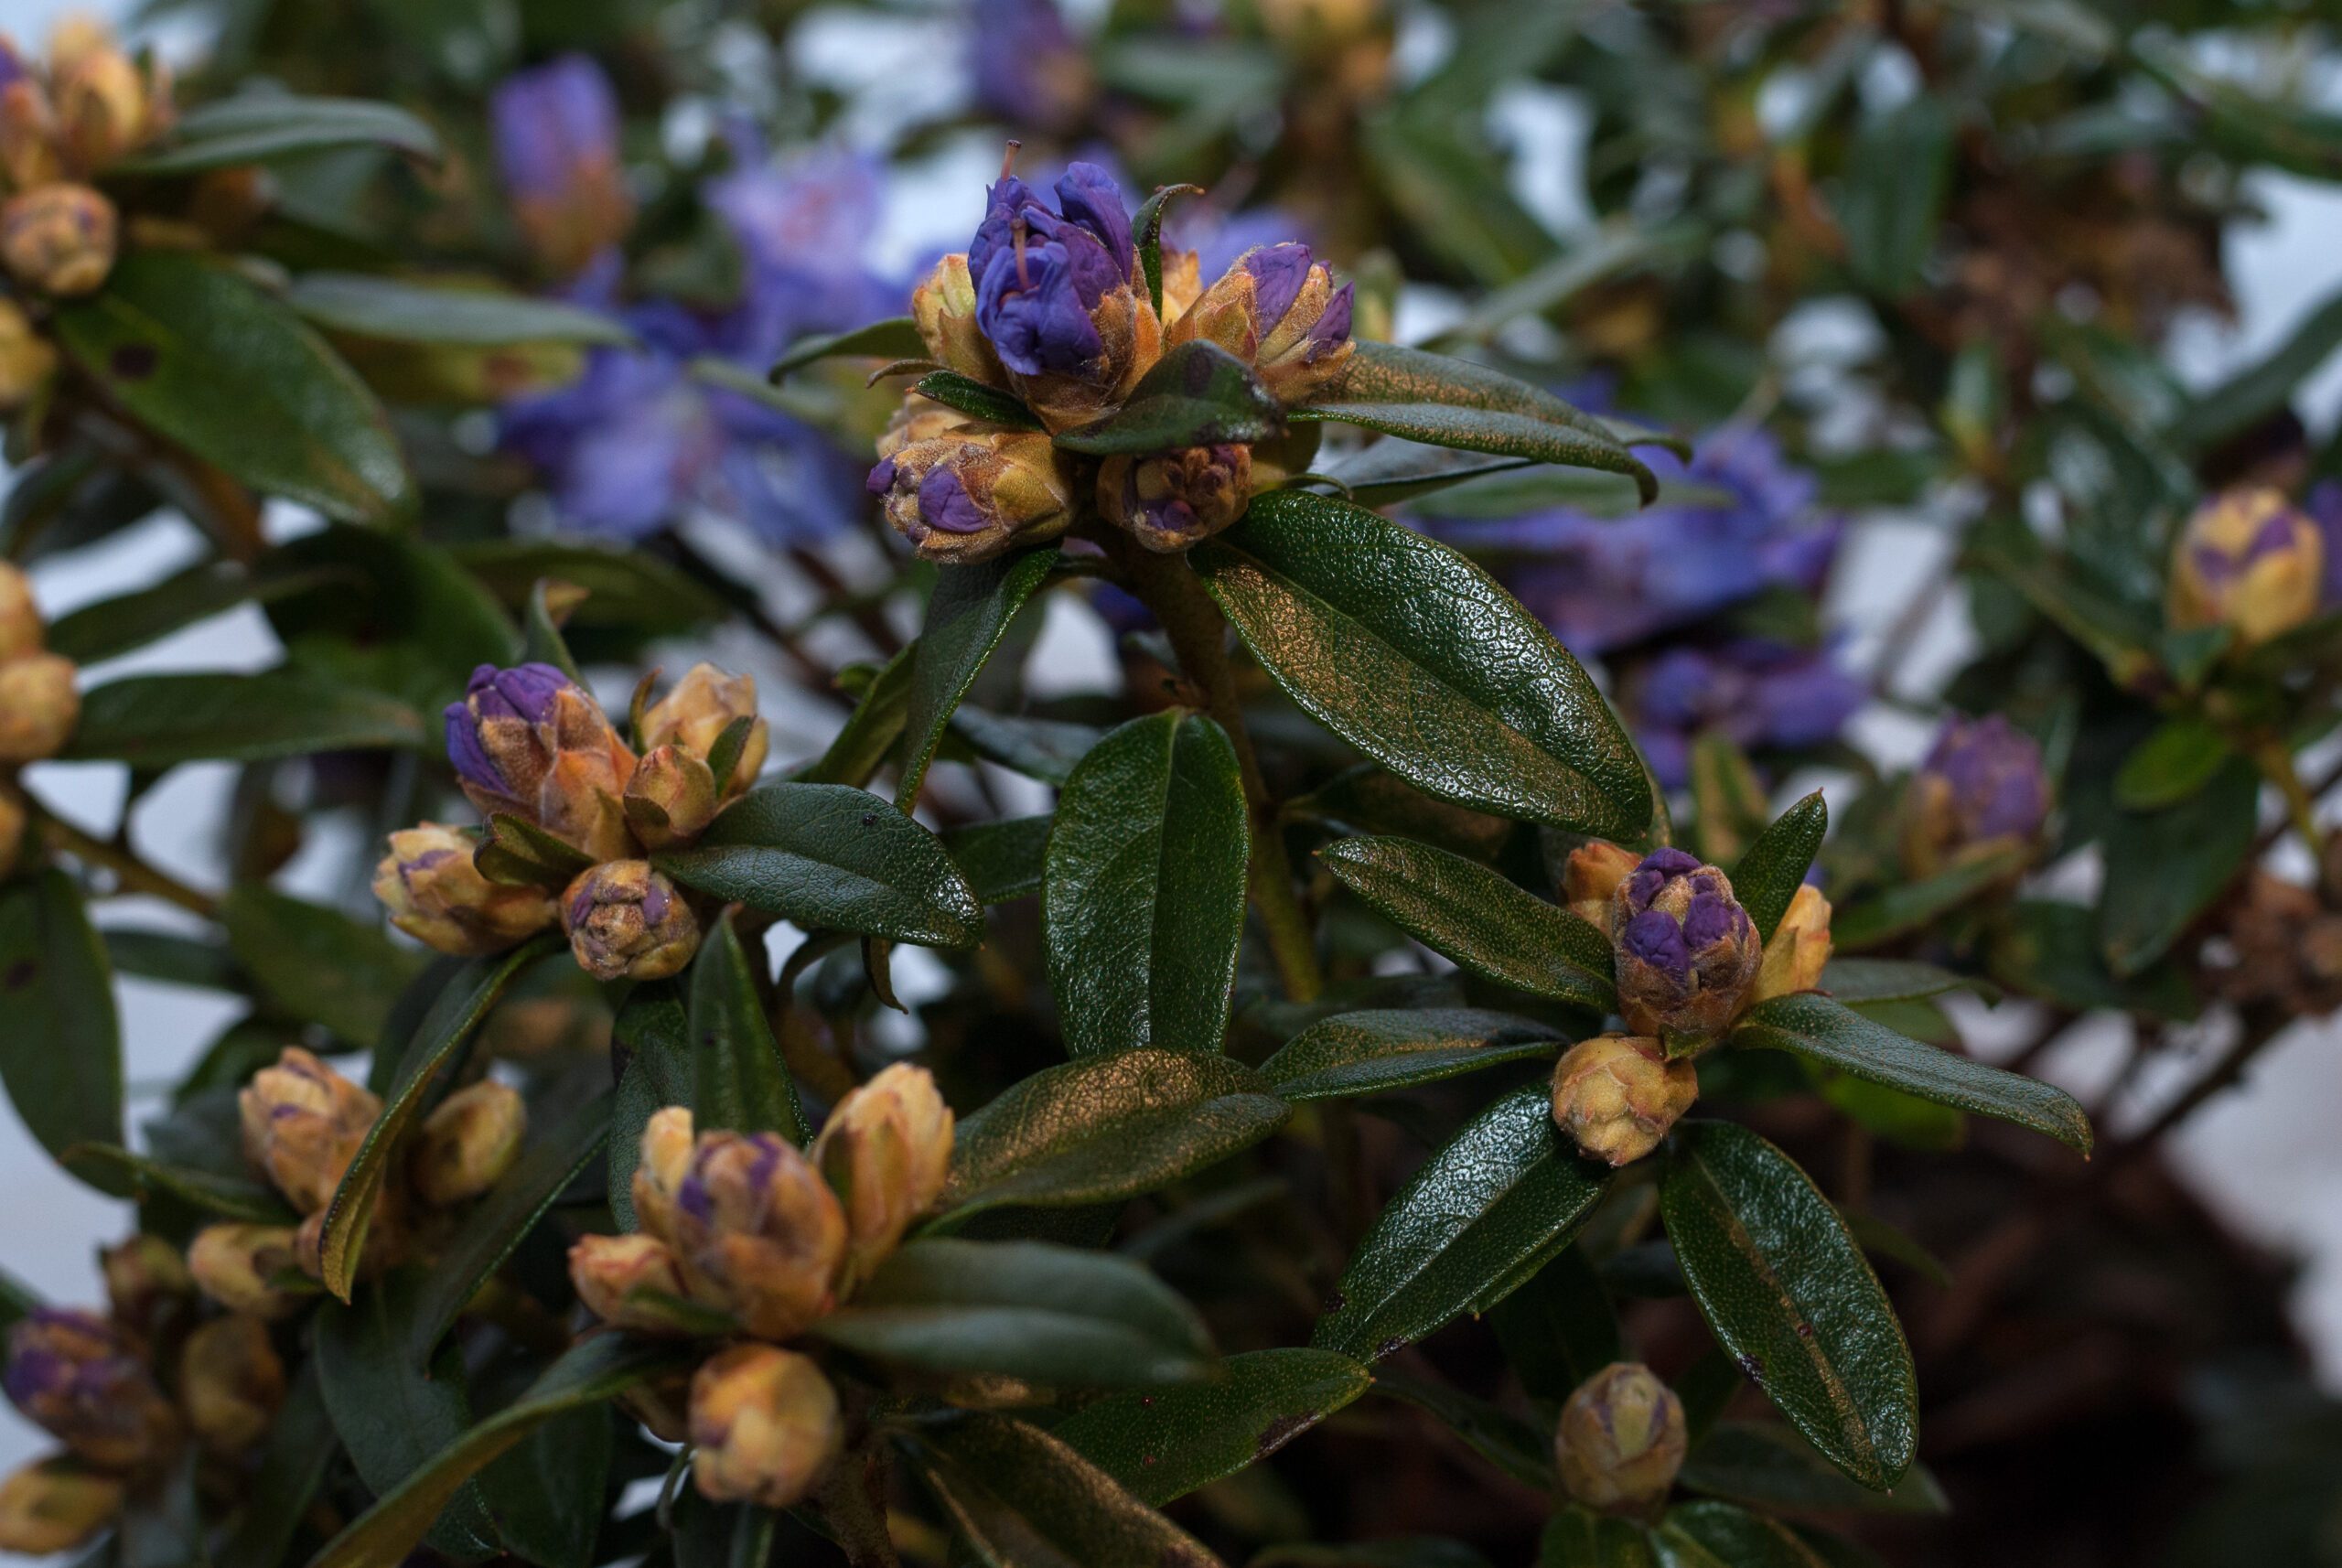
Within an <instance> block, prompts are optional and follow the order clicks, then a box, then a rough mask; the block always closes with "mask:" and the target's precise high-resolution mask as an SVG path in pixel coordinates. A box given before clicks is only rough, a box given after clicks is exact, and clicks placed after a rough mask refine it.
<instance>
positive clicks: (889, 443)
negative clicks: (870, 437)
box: [878, 392, 970, 458]
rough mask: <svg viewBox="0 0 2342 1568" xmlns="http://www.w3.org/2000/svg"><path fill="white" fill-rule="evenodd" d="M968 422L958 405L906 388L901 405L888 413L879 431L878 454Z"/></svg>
mask: <svg viewBox="0 0 2342 1568" xmlns="http://www.w3.org/2000/svg"><path fill="white" fill-rule="evenodd" d="M968 423H970V420H969V416H968V415H967V414H964V413H961V412H960V411H959V410H958V409H956V408H952V407H951V406H949V405H948V404H945V403H937V402H936V401H935V400H934V399H932V398H924V397H921V396H919V393H917V392H906V393H904V394H903V402H902V406H901V407H899V408H897V409H896V410H895V412H894V413H891V414H889V415H888V416H887V418H886V429H884V430H882V431H880V432H879V433H878V456H880V457H882V458H886V457H891V456H894V455H895V454H896V453H897V452H900V451H901V450H902V449H903V448H904V447H906V446H910V445H912V444H913V443H914V442H919V441H932V440H934V439H935V438H936V437H937V436H939V435H950V434H951V432H953V431H955V430H958V429H960V428H961V427H962V426H963V425H965V424H968Z"/></svg>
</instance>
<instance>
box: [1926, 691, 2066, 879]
mask: <svg viewBox="0 0 2342 1568" xmlns="http://www.w3.org/2000/svg"><path fill="white" fill-rule="evenodd" d="M2048 817H2049V774H2048V770H2047V768H2045V767H2044V766H2043V764H2042V759H2041V746H2040V743H2039V742H2037V741H2036V740H2035V739H2034V738H2033V737H2032V736H2029V735H2027V734H2025V732H2024V731H2023V730H2021V729H2018V728H2017V727H2016V726H2015V725H2012V724H2010V723H2009V721H2008V720H2007V719H2005V718H2003V717H2002V716H2001V715H2000V714H1986V715H1985V716H1984V717H1982V718H1981V719H1965V718H1961V717H1959V716H1957V715H1954V716H1953V717H1951V718H1950V719H1947V720H1946V721H1945V722H1944V726H1943V731H1942V733H1941V734H1939V736H1937V737H1936V743H1935V745H1934V746H1933V747H1932V748H1930V749H1929V751H1928V756H1927V760H1926V761H1924V762H1922V763H1920V764H1919V770H1918V774H1917V775H1916V776H1915V777H1914V778H1913V779H1912V796H1911V815H1910V820H1909V822H1908V823H1907V847H1908V848H1909V849H1910V851H1911V854H1912V859H1913V861H1914V863H1915V865H1925V866H1926V867H1928V869H1930V870H1932V869H1934V868H1936V867H1939V866H1940V865H1943V864H1944V863H1946V862H1947V861H1949V860H1950V859H1952V858H1953V857H1955V856H1957V855H1958V854H1961V852H1962V851H1964V850H1967V849H1971V848H1972V847H1975V846H1978V845H1999V844H2004V843H2027V842H2029V841H2031V840H2032V839H2034V838H2035V837H2036V836H2037V835H2038V834H2039V833H2040V832H2041V827H2042V824H2043V823H2044V822H2047V820H2048Z"/></svg>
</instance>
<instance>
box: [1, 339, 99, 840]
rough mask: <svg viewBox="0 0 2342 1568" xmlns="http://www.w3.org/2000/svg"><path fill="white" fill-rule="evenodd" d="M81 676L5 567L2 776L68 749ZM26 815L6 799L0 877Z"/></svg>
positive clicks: (26, 583) (24, 582)
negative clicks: (49, 638)
mask: <svg viewBox="0 0 2342 1568" xmlns="http://www.w3.org/2000/svg"><path fill="white" fill-rule="evenodd" d="M0 326H5V323H0ZM0 336H5V333H0ZM76 674H77V671H75V669H74V667H73V661H72V660H70V659H68V658H66V657H65V656H64V655H63V654H61V653H51V652H49V651H48V649H47V647H46V646H45V633H44V630H43V628H42V625H41V618H40V610H39V608H38V607H37V606H35V604H34V603H33V590H32V583H31V581H30V579H28V578H27V576H26V575H25V574H24V573H23V572H22V571H20V570H18V569H17V568H16V567H15V566H11V565H9V564H6V563H5V562H0V773H5V772H8V771H13V770H14V769H15V768H17V767H20V766H22V765H23V764H25V763H27V762H39V761H41V760H43V759H44V758H47V757H54V756H56V755H57V753H58V752H59V750H60V749H61V748H62V747H63V746H64V745H65V742H66V741H67V739H68V738H70V736H71V735H72V734H73V725H74V723H75V722H76V721H77V720H79V719H80V718H81V694H80V693H79V692H78V691H77V690H76V688H75V685H74V680H75V676H76ZM22 811H23V807H22V803H21V802H19V801H17V800H16V798H15V796H14V793H13V791H9V792H7V793H5V795H0V876H5V875H7V873H8V870H9V867H10V863H11V862H12V860H13V858H14V852H15V849H16V842H17V839H18V838H19V837H20V836H21V834H22V831H23V827H24V821H23V815H22ZM12 827H13V829H14V831H11V829H12Z"/></svg>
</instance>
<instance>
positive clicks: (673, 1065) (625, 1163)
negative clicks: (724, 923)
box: [609, 980, 693, 1230]
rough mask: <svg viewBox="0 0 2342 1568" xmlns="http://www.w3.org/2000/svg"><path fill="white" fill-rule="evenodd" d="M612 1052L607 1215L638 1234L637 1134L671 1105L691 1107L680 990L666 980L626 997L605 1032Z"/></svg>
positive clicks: (686, 1022) (687, 1025) (687, 1027)
mask: <svg viewBox="0 0 2342 1568" xmlns="http://www.w3.org/2000/svg"><path fill="white" fill-rule="evenodd" d="M610 1042H611V1052H612V1055H613V1057H615V1058H619V1059H622V1060H623V1061H624V1063H625V1066H624V1067H623V1068H622V1069H620V1070H619V1072H618V1090H617V1099H616V1101H615V1102H614V1103H613V1104H612V1106H611V1109H610V1131H609V1155H610V1212H611V1213H612V1214H614V1215H616V1216H617V1217H618V1228H619V1229H620V1230H639V1229H640V1227H639V1224H638V1223H637V1221H636V1218H635V1212H634V1172H635V1167H636V1165H639V1163H640V1155H641V1151H642V1130H643V1128H645V1127H646V1126H648V1125H650V1118H651V1117H652V1116H654V1115H656V1114H657V1113H658V1112H660V1111H661V1110H662V1109H664V1108H665V1107H667V1106H670V1105H689V1104H690V1103H691V1102H692V1076H693V1056H692V1034H691V1019H690V1015H688V1013H687V1012H686V1011H685V1009H684V1004H683V996H682V987H681V986H680V985H678V984H677V983H675V982H673V981H671V980H654V981H652V982H650V983H649V984H646V985H638V986H636V987H635V988H634V990H633V991H631V992H629V993H628V995H627V999H626V1004H625V1005H624V1006H622V1007H620V1008H619V1009H618V1019H617V1021H616V1022H615V1023H614V1024H613V1025H612V1026H611V1028H610Z"/></svg>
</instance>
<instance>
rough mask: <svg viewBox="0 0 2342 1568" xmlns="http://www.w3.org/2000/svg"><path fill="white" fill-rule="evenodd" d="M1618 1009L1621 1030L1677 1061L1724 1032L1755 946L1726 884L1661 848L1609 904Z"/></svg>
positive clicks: (1691, 859)
mask: <svg viewBox="0 0 2342 1568" xmlns="http://www.w3.org/2000/svg"><path fill="white" fill-rule="evenodd" d="M1611 903H1612V911H1611V913H1612V918H1613V921H1614V923H1615V925H1616V929H1617V933H1618V934H1617V944H1616V945H1617V959H1618V1005H1619V1009H1620V1011H1621V1013H1622V1014H1623V1015H1624V1016H1625V1017H1626V1020H1627V1026H1628V1028H1630V1029H1632V1030H1633V1031H1634V1032H1635V1033H1636V1034H1638V1035H1649V1036H1656V1037H1658V1038H1659V1039H1661V1040H1663V1041H1665V1042H1667V1046H1668V1050H1669V1054H1671V1055H1681V1054H1683V1053H1684V1052H1685V1051H1686V1050H1694V1049H1697V1048H1699V1047H1701V1046H1703V1045H1705V1044H1707V1043H1708V1042H1709V1041H1711V1040H1714V1039H1715V1038H1716V1037H1718V1036H1721V1035H1722V1034H1723V1032H1724V1029H1726V1028H1727V1027H1729V1026H1730V1025H1731V1023H1732V1020H1733V1018H1734V1017H1735V1015H1737V1014H1738V1012H1739V1010H1740V1006H1741V1004H1742V1003H1743V1001H1744V1000H1745V999H1746V996H1747V993H1748V987H1749V985H1750V983H1752V982H1753V981H1754V980H1755V979H1756V968H1757V963H1758V961H1759V959H1760V958H1761V956H1762V947H1763V944H1762V943H1761V942H1760V941H1759V940H1757V937H1756V925H1755V923H1754V922H1753V921H1751V920H1750V919H1749V918H1748V912H1747V911H1746V909H1743V908H1741V907H1740V901H1739V899H1737V898H1736V897H1734V896H1733V890H1732V883H1731V880H1730V879H1729V878H1727V877H1726V876H1725V875H1724V873H1723V872H1721V871H1719V870H1717V869H1716V868H1715V867H1714V866H1713V865H1702V864H1701V863H1700V860H1699V858H1698V857H1697V856H1696V855H1691V854H1685V853H1684V852H1683V851H1681V850H1680V849H1674V848H1667V847H1662V848H1660V849H1656V850H1653V851H1652V852H1651V853H1650V854H1648V855H1645V856H1644V857H1643V859H1642V862H1641V864H1640V865H1637V866H1636V867H1635V869H1634V870H1633V871H1631V872H1629V873H1628V875H1627V876H1626V878H1625V879H1624V880H1623V881H1621V882H1620V883H1619V884H1618V886H1617V891H1616V892H1614V893H1613V894H1612V896H1611Z"/></svg>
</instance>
